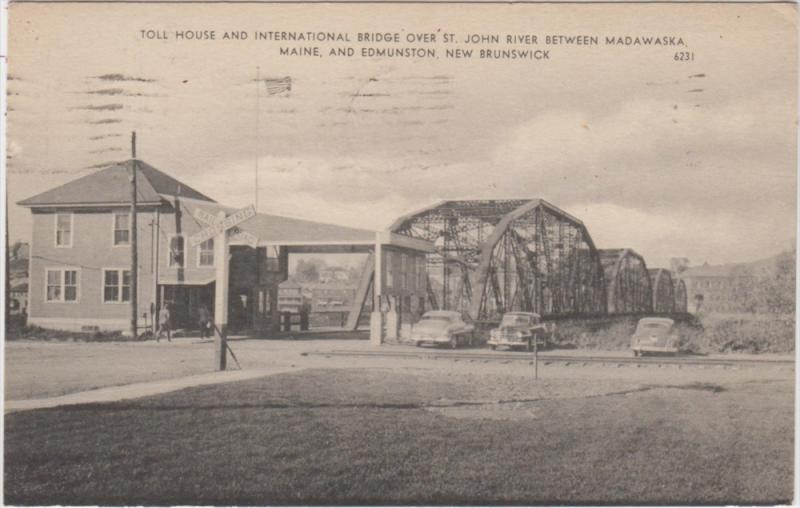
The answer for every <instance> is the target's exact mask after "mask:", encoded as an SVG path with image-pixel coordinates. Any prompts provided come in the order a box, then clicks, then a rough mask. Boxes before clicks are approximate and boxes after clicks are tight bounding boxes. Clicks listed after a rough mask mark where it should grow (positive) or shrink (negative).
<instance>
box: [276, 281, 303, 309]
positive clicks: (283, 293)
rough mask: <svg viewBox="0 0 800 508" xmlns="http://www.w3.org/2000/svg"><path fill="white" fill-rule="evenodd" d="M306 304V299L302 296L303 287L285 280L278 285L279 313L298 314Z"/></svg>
mask: <svg viewBox="0 0 800 508" xmlns="http://www.w3.org/2000/svg"><path fill="white" fill-rule="evenodd" d="M306 302H307V300H306V297H305V296H303V286H301V285H300V284H299V283H297V282H294V281H291V280H285V281H283V282H281V283H280V284H278V311H279V312H281V313H283V312H291V313H293V314H296V313H298V312H300V309H301V308H303V305H304V304H305V303H306Z"/></svg>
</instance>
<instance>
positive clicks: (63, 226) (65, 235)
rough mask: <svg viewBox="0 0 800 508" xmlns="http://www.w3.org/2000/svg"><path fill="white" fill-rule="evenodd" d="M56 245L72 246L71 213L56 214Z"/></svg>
mask: <svg viewBox="0 0 800 508" xmlns="http://www.w3.org/2000/svg"><path fill="white" fill-rule="evenodd" d="M56 247H72V214H71V213H57V214H56Z"/></svg>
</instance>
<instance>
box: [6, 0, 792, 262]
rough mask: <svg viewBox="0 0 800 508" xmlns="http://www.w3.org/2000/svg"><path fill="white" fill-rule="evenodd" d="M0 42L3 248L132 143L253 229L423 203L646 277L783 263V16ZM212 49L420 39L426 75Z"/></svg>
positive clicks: (180, 18)
mask: <svg viewBox="0 0 800 508" xmlns="http://www.w3.org/2000/svg"><path fill="white" fill-rule="evenodd" d="M456 9H457V10H456ZM9 25H10V29H9V81H8V92H9V96H8V105H9V112H8V137H7V141H8V151H9V156H10V158H9V160H8V161H7V184H8V199H9V203H10V210H9V222H10V223H9V230H10V236H11V240H12V241H14V240H16V239H21V240H25V239H27V238H28V236H29V234H30V212H29V211H28V210H27V209H24V208H21V207H18V206H16V205H14V203H16V202H17V201H19V200H21V199H24V198H27V197H29V196H31V195H34V194H37V193H38V192H41V191H44V190H46V189H49V188H51V187H54V186H56V185H59V184H62V183H65V182H67V181H69V180H71V179H74V178H76V177H79V176H83V175H85V174H88V173H90V172H92V171H96V170H97V169H98V168H99V167H102V165H103V164H105V163H108V162H112V161H117V160H123V159H126V158H128V157H129V149H130V148H129V147H130V139H129V136H130V132H131V131H133V130H135V131H136V132H137V138H138V156H139V158H140V159H142V160H145V161H147V162H148V163H150V164H151V165H153V166H155V167H157V168H159V169H161V170H163V171H165V172H167V173H169V174H170V175H172V176H174V177H176V178H178V179H179V180H182V181H184V182H185V183H187V184H188V185H190V186H192V187H194V188H195V189H197V190H199V191H201V192H203V193H205V194H207V195H209V196H211V197H213V198H214V199H216V200H218V201H220V202H221V203H224V204H226V205H230V206H245V205H246V204H249V203H252V202H254V201H255V199H256V188H257V189H258V192H257V195H258V202H257V205H258V209H259V211H261V212H265V213H273V214H278V215H286V216H291V217H301V218H306V219H312V220H318V221H322V222H330V223H336V224H341V225H347V226H353V227H363V228H369V229H383V228H386V227H387V226H388V225H389V224H391V223H392V222H393V220H394V219H395V218H397V217H398V216H400V215H402V214H404V213H407V212H409V211H413V210H415V209H419V208H422V207H425V206H427V205H430V204H432V203H435V202H436V201H439V200H441V199H470V198H542V199H545V200H547V201H549V202H550V203H553V204H555V205H556V206H558V207H560V208H562V209H564V210H566V211H567V212H569V213H570V214H572V215H574V216H576V217H578V218H579V219H581V220H582V221H583V222H584V223H585V224H586V226H587V228H588V230H589V233H590V234H591V236H592V238H593V240H594V242H595V244H596V245H597V246H598V247H600V248H621V247H628V248H633V249H635V250H636V251H638V252H639V253H641V254H642V255H643V256H644V257H645V259H646V260H647V263H648V265H649V266H650V267H658V266H668V263H669V259H670V258H671V257H687V258H689V259H690V261H691V263H692V264H700V263H703V262H709V263H712V264H715V263H727V262H737V261H747V260H753V259H758V258H763V257H767V256H770V255H773V254H775V253H777V252H780V251H783V250H786V249H788V248H790V247H791V246H792V245H794V243H795V240H794V238H795V231H796V226H795V225H796V220H795V217H796V160H797V159H796V139H797V136H796V134H797V133H796V118H795V112H796V110H797V104H796V87H797V82H796V62H797V54H796V46H797V43H796V35H795V30H796V28H795V27H796V14H795V8H794V6H791V5H754V4H745V5H735V4H724V5H709V4H693V5H671V4H649V5H641V4H640V5H630V4H629V5H608V4H599V5H598V4H594V5H575V4H567V5H552V4H535V5H508V4H506V5H485V4H481V5H469V6H464V5H460V6H453V5H420V4H409V5H398V4H389V5H376V4H366V5H342V4H339V5H325V4H316V5H310V4H306V5H286V4H269V5H254V4H239V5H235V6H234V5H219V4H203V5H201V4H194V5H185V4H183V5H182V4H116V5H113V4H24V3H16V4H12V6H11V8H10V16H9ZM143 29H152V30H157V31H165V32H166V33H167V36H168V37H169V38H168V39H167V40H144V39H142V37H141V30H143ZM176 30H216V31H217V40H213V41H198V40H193V41H186V40H183V41H178V40H175V37H174V35H175V31H176ZM226 30H244V31H247V32H248V33H250V34H252V32H253V31H255V30H261V31H268V30H279V31H280V30H289V31H303V32H304V31H318V30H323V31H336V32H347V33H350V34H355V33H357V32H381V33H383V32H397V33H400V34H401V36H402V37H405V36H406V35H407V34H412V33H414V34H416V33H434V34H437V36H438V37H439V38H438V41H439V42H437V43H436V44H434V45H426V44H416V43H415V44H411V43H402V44H400V45H399V46H403V47H434V48H436V51H437V54H438V55H439V58H437V59H408V58H361V57H353V58H346V57H328V56H323V57H292V56H281V55H280V54H279V51H278V48H279V47H280V46H281V43H277V42H268V41H255V40H253V39H252V35H251V37H250V38H249V40H245V41H242V40H239V41H231V40H220V39H219V37H220V35H221V33H222V32H224V31H226ZM444 33H454V34H456V40H457V41H459V42H460V40H461V39H463V37H464V36H465V35H466V34H512V33H513V34H537V35H538V37H539V38H540V39H543V38H544V36H545V35H547V34H553V35H575V34H589V35H598V36H600V39H601V41H602V40H603V39H604V36H606V35H613V36H626V35H630V36H637V35H656V36H675V37H680V38H681V39H683V40H684V41H685V46H682V47H677V48H675V47H636V46H622V47H614V46H606V45H603V44H600V45H598V46H569V45H559V46H546V45H544V44H542V43H540V44H538V45H537V46H535V47H532V48H531V49H541V50H548V51H549V52H550V59H549V60H540V61H539V60H494V61H492V60H483V59H447V58H444V51H445V48H447V47H458V48H462V49H470V45H467V44H461V43H459V44H458V45H457V46H447V45H446V44H444V43H442V42H441V40H442V39H441V37H442V34H444ZM285 45H286V46H290V45H292V44H289V43H287V44H285ZM294 45H297V44H296V43H295V44H294ZM309 45H313V44H309ZM332 45H335V44H332V43H326V44H322V45H321V46H322V48H323V52H324V51H326V50H327V48H329V47H330V46H332ZM352 46H355V48H356V51H358V49H360V47H361V45H359V44H352ZM374 46H376V47H383V45H381V44H375V45H374ZM471 47H472V49H475V50H478V49H482V48H488V49H502V48H507V46H502V45H496V46H491V45H472V46H471ZM520 48H521V49H529V48H522V47H520ZM677 51H687V52H691V53H693V55H694V60H692V61H686V62H684V61H675V59H674V54H675V53H676V52H677ZM283 77H290V78H291V83H292V87H291V90H290V91H286V92H281V93H274V94H270V91H269V90H268V89H267V87H266V86H264V82H263V80H265V79H277V78H283ZM256 174H257V175H258V178H257V181H258V186H256Z"/></svg>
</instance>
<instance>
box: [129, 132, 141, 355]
mask: <svg viewBox="0 0 800 508" xmlns="http://www.w3.org/2000/svg"><path fill="white" fill-rule="evenodd" d="M138 165H139V163H138V161H137V160H136V131H134V132H132V133H131V220H130V231H131V233H130V234H131V281H130V282H131V337H133V338H134V339H135V338H136V337H137V336H138V330H137V324H138V312H139V310H138V309H139V284H138V283H139V248H138V238H137V236H138V235H137V230H136V192H137V189H136V170H137V166H138Z"/></svg>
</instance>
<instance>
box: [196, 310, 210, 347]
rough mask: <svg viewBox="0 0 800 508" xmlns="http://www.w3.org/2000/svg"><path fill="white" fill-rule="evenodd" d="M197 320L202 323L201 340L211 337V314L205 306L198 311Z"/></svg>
mask: <svg viewBox="0 0 800 508" xmlns="http://www.w3.org/2000/svg"><path fill="white" fill-rule="evenodd" d="M197 320H198V322H199V323H200V338H201V339H205V338H206V337H211V314H209V312H208V308H207V307H206V306H205V305H201V306H200V309H199V310H198V311H197Z"/></svg>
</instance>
